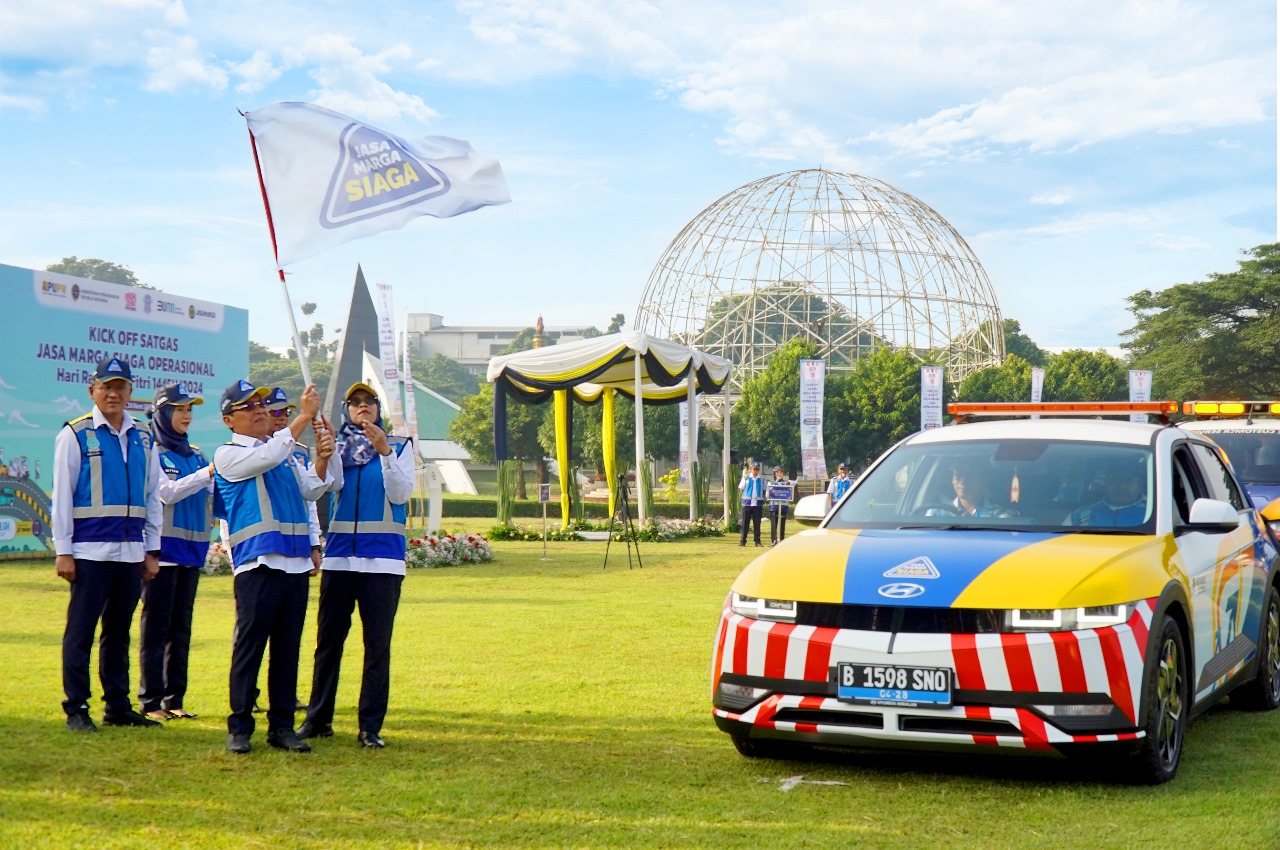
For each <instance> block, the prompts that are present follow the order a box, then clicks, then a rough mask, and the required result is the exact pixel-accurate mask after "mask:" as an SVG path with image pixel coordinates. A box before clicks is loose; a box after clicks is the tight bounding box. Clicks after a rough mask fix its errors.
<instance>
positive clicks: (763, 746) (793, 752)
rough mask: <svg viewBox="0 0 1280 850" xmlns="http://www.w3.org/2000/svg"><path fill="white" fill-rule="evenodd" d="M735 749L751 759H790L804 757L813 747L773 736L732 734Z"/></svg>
mask: <svg viewBox="0 0 1280 850" xmlns="http://www.w3.org/2000/svg"><path fill="white" fill-rule="evenodd" d="M729 737H730V738H731V739H732V740H733V746H734V749H736V750H737V751H738V752H739V753H740V754H742V755H744V756H746V757H747V758H751V759H776V760H778V761H790V760H794V759H800V758H804V757H805V756H806V755H808V754H809V751H810V749H811V747H809V745H808V744H797V743H795V742H794V741H779V740H776V739H773V738H749V737H747V736H746V735H730V736H729Z"/></svg>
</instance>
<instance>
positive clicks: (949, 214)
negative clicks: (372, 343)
mask: <svg viewBox="0 0 1280 850" xmlns="http://www.w3.org/2000/svg"><path fill="white" fill-rule="evenodd" d="M1276 41H1277V26H1276V5H1275V3H1273V2H1271V0H1266V2H1263V1H1262V0H1236V2H1232V3H1221V2H1212V1H1211V0H1210V1H1209V2H1189V1H1186V2H1177V1H1176V0H1142V1H1141V2H1118V0H1061V2H1055V3H1053V4H1042V3H1010V2H1007V0H1005V1H1004V2H999V0H953V1H952V2H941V0H916V2H911V3H902V2H900V0H885V2H881V0H867V1H866V2H861V1H860V0H845V2H792V3H783V4H779V3H776V2H773V0H769V2H753V0H726V2H701V0H683V2H662V1H661V0H652V1H651V2H635V1H633V0H617V2H598V3H593V2H583V1H582V0H463V2H457V3H439V2H420V3H406V2H397V0H388V2H383V3H377V4H368V3H348V2H336V0H330V1H328V2H326V0H307V2H277V0H259V2H239V0H219V2H216V3H215V2H187V3H183V2H181V0H178V2H170V0H39V2H32V0H8V2H6V3H5V4H3V6H0V168H2V169H3V173H4V175H5V177H4V180H3V182H2V183H0V186H2V188H0V199H2V200H3V204H0V262H5V263H9V264H12V265H19V266H27V267H33V268H43V267H44V266H45V265H47V264H49V263H51V262H55V261H56V260H58V259H59V258H61V257H63V256H66V255H71V254H75V255H78V256H80V257H99V258H102V259H106V260H110V261H112V262H116V263H120V264H123V265H127V266H129V267H130V268H132V269H133V270H134V271H135V272H136V273H137V274H138V276H139V277H140V278H141V279H142V280H144V281H146V282H148V283H150V284H152V285H155V286H158V287H160V288H162V289H165V290H168V291H170V292H174V293H177V294H182V295H187V296H193V297H200V298H207V299H210V300H215V301H222V302H224V303H228V304H233V305H236V306H241V307H246V308H248V309H249V310H250V336H251V337H252V338H254V339H256V340H259V341H261V342H263V343H265V344H268V345H272V346H278V345H285V344H287V343H288V338H289V337H288V324H287V319H286V318H285V315H284V307H283V298H282V296H281V294H280V292H279V285H278V283H277V282H276V278H275V271H274V268H275V267H274V264H273V260H272V256H271V247H270V241H269V238H268V235H267V230H266V225H265V219H264V215H263V210H262V203H261V197H260V195H259V191H258V187H257V181H256V177H255V174H254V169H253V161H252V155H251V152H250V148H249V140H248V134H247V132H246V129H245V124H244V121H243V120H242V119H241V118H240V116H239V115H238V114H237V111H236V110H237V109H245V110H248V109H253V108H256V107H259V106H263V105H266V104H268V103H271V102H274V101H281V100H304V101H312V102H315V103H319V104H321V105H323V106H327V107H329V108H330V109H333V110H336V111H338V112H343V113H346V114H349V115H352V116H355V117H358V118H361V119H364V120H366V121H368V122H370V123H372V124H374V125H376V126H379V127H381V128H383V129H386V130H389V131H392V132H395V133H398V134H400V135H404V136H420V135H428V134H438V135H447V136H454V137H457V138H461V139H466V140H468V141H470V142H471V143H472V144H473V145H474V146H475V147H476V149H477V150H478V151H479V152H480V153H481V154H483V155H485V156H492V157H496V158H497V159H498V160H499V161H500V162H501V163H502V166H503V169H504V171H505V173H506V177H507V182H508V185H509V187H510V190H511V195H512V198H513V201H512V203H511V204H508V205H506V206H502V207H495V208H488V209H483V210H480V211H477V212H475V213H471V214H468V215H465V216H460V217H457V218H452V219H446V220H435V219H429V218H421V219H418V220H416V221H414V222H412V223H410V224H409V225H407V226H406V227H405V228H404V229H402V230H398V231H393V232H389V233H383V234H380V235H377V236H374V237H371V238H368V239H364V240H360V241H356V242H352V243H348V244H347V245H344V246H341V247H339V248H335V249H333V250H331V251H329V252H326V253H324V254H322V255H320V256H318V257H314V258H311V259H308V260H305V261H302V262H299V263H297V264H295V265H293V266H291V267H290V269H289V271H290V273H291V275H290V290H291V293H292V295H293V298H294V301H295V303H301V302H302V301H306V300H311V301H316V302H318V303H319V304H320V310H319V312H318V314H317V318H319V319H320V320H321V321H322V322H324V323H325V324H326V326H328V327H329V328H333V327H334V326H338V325H341V324H342V323H343V320H344V316H345V309H346V303H347V298H348V296H349V293H350V287H351V281H352V279H353V277H354V273H355V268H356V264H357V263H359V264H361V265H362V266H363V268H364V271H365V275H366V277H367V278H368V280H369V281H370V283H378V282H382V283H390V284H392V285H393V287H394V291H395V306H396V309H397V312H398V313H401V312H403V311H405V310H411V311H414V312H435V313H441V314H443V315H444V316H445V321H446V322H447V323H449V324H489V323H494V324H511V325H527V324H532V322H533V320H534V319H535V318H536V316H537V315H538V314H539V313H541V314H542V315H543V316H544V317H545V321H546V322H547V324H548V325H587V324H594V325H596V326H598V327H601V328H603V327H604V325H605V324H606V323H607V322H608V320H609V318H610V317H611V316H612V315H613V314H614V313H617V312H622V313H624V314H625V315H626V316H627V319H628V320H630V319H632V317H633V316H634V315H635V310H636V305H637V303H638V302H639V300H640V298H641V296H642V293H643V290H644V285H645V282H646V281H647V279H648V277H649V273H650V271H651V269H652V267H653V264H654V263H655V262H656V261H657V260H658V258H659V257H660V256H661V254H662V252H663V250H664V249H665V248H666V246H667V244H668V243H669V242H670V241H671V240H672V239H673V238H674V237H675V235H676V234H677V233H678V232H679V231H680V229H681V228H682V227H683V226H684V225H685V224H686V223H687V222H688V221H689V220H690V219H691V218H693V217H694V216H695V215H696V214H697V213H698V212H699V211H701V210H702V209H703V208H704V207H706V206H707V205H708V204H710V203H711V202H713V201H714V200H715V199H717V198H719V197H720V196H721V195H724V194H725V193H727V192H729V191H731V190H732V189H734V188H736V187H738V186H740V185H743V184H745V183H748V182H750V181H752V180H755V179H758V178H761V177H764V176H767V175H770V174H774V173H777V172H782V171H791V170H795V169H800V168H812V167H817V166H822V167H825V168H829V169H834V170H841V171H849V172H854V173H858V174H863V175H866V176H869V177H875V178H878V179H881V180H884V181H885V182H888V183H890V184H891V185H893V186H896V187H897V188H899V189H902V190H903V191H906V192H909V193H911V194H913V195H915V196H916V197H918V198H919V199H921V200H922V201H924V202H925V203H927V204H929V205H930V206H932V207H933V208H934V209H936V210H937V211H938V212H939V213H941V214H942V215H943V216H944V217H945V218H946V219H947V220H948V221H949V222H950V223H951V224H952V225H953V226H954V227H955V228H956V229H957V230H958V231H959V232H960V233H961V234H962V235H963V236H964V237H965V239H966V240H967V241H968V242H969V244H970V245H971V247H972V248H973V249H974V251H975V252H976V253H977V255H978V257H979V258H980V260H981V261H982V262H983V264H984V266H985V268H986V271H987V274H988V276H989V277H990V279H991V283H992V285H993V287H994V289H995V291H996V293H997V295H998V297H999V300H1000V306H1001V309H1002V310H1003V312H1004V314H1005V316H1007V317H1011V318H1015V319H1017V320H1019V321H1020V322H1021V323H1022V326H1023V329H1024V330H1025V331H1026V332H1028V333H1029V334H1030V335H1031V337H1032V338H1033V339H1034V340H1035V341H1036V342H1038V343H1039V344H1040V345H1042V346H1046V347H1074V346H1087V347H1092V346H1114V345H1117V344H1118V343H1119V341H1120V339H1119V332H1120V331H1122V330H1124V329H1125V328H1127V327H1129V326H1130V325H1131V316H1130V314H1129V313H1128V312H1127V311H1126V310H1125V309H1124V308H1125V301H1124V299H1125V297H1126V296H1128V295H1130V294H1132V293H1134V292H1137V291H1139V290H1141V289H1163V288H1165V287H1167V286H1169V285H1171V284H1174V283H1182V282H1191V281H1196V280H1202V279H1204V278H1205V277H1206V276H1207V275H1209V274H1211V273H1214V272H1226V271H1231V270H1233V269H1234V268H1235V267H1236V262H1237V261H1238V260H1239V259H1240V251H1241V250H1243V249H1247V248H1250V247H1252V246H1254V245H1258V244H1261V243H1264V242H1272V241H1274V240H1276V238H1277V222H1276V194H1277V180H1276V159H1277V156H1276Z"/></svg>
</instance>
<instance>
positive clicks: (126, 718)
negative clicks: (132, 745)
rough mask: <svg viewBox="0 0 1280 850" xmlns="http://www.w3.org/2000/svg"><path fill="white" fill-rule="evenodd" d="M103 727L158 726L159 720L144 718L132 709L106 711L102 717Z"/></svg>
mask: <svg viewBox="0 0 1280 850" xmlns="http://www.w3.org/2000/svg"><path fill="white" fill-rule="evenodd" d="M102 725H103V726H160V725H162V724H161V723H160V721H159V720H152V719H151V718H150V717H144V716H143V715H141V714H139V713H138V712H136V711H134V710H133V709H132V708H126V709H125V710H123V711H108V712H106V713H104V714H103V715H102Z"/></svg>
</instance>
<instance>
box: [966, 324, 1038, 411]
mask: <svg viewBox="0 0 1280 850" xmlns="http://www.w3.org/2000/svg"><path fill="white" fill-rule="evenodd" d="M1014 324H1017V323H1016V322H1015V323H1014ZM1030 400H1031V364H1030V363H1028V362H1027V361H1026V360H1023V359H1022V358H1021V357H1019V356H1018V355H1016V354H1010V355H1009V356H1008V357H1006V358H1005V359H1004V362H1003V363H1001V364H1000V365H999V366H988V367H987V368H985V369H979V370H978V371H976V372H972V373H970V374H969V376H968V377H967V378H965V379H964V380H963V381H961V382H960V389H959V390H957V391H956V401H1030Z"/></svg>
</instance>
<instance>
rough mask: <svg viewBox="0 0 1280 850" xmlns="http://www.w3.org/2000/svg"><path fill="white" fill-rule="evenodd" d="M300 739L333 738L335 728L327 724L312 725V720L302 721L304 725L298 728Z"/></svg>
mask: <svg viewBox="0 0 1280 850" xmlns="http://www.w3.org/2000/svg"><path fill="white" fill-rule="evenodd" d="M298 737H299V738H332V737H333V727H332V726H330V725H329V724H327V723H312V722H311V721H310V720H304V721H302V725H301V726H299V727H298Z"/></svg>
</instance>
